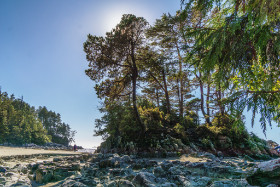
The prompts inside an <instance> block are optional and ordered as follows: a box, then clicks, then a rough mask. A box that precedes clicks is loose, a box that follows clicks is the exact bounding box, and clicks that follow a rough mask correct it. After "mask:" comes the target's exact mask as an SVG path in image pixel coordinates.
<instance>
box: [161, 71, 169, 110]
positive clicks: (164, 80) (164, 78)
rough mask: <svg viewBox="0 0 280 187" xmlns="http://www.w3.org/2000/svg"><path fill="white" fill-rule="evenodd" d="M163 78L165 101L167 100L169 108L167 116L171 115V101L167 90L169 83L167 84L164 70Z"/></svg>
mask: <svg viewBox="0 0 280 187" xmlns="http://www.w3.org/2000/svg"><path fill="white" fill-rule="evenodd" d="M162 77H163V84H164V93H165V99H166V107H167V114H170V113H171V107H170V101H169V94H168V89H167V83H166V77H165V71H164V70H162Z"/></svg>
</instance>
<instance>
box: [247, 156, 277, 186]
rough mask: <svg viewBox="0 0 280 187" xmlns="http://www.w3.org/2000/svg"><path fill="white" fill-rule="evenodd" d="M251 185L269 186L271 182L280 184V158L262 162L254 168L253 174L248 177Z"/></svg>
mask: <svg viewBox="0 0 280 187" xmlns="http://www.w3.org/2000/svg"><path fill="white" fill-rule="evenodd" d="M247 181H248V182H249V184H251V185H260V186H267V185H269V184H277V185H279V184H280V159H274V160H270V161H266V162H261V163H260V164H258V165H257V167H256V168H255V169H254V172H253V174H252V175H250V176H249V177H247Z"/></svg>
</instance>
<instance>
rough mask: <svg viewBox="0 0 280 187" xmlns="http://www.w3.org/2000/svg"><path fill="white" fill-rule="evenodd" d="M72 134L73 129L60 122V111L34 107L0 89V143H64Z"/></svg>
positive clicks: (67, 142)
mask: <svg viewBox="0 0 280 187" xmlns="http://www.w3.org/2000/svg"><path fill="white" fill-rule="evenodd" d="M74 135H75V131H72V130H71V129H70V127H69V125H68V124H65V123H62V122H61V119H60V114H57V113H55V112H52V111H48V110H47V109H46V107H39V109H38V110H36V109H35V107H33V106H30V105H29V104H28V103H26V102H24V101H23V98H21V99H16V98H15V97H14V95H11V96H9V95H8V94H7V93H6V92H2V91H1V90H0V143H11V144H13V145H22V144H26V143H35V144H38V145H42V144H45V143H47V142H50V141H52V142H54V143H60V144H63V145H68V144H69V143H71V142H72V141H73V140H74V139H73V138H74Z"/></svg>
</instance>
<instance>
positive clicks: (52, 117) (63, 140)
mask: <svg viewBox="0 0 280 187" xmlns="http://www.w3.org/2000/svg"><path fill="white" fill-rule="evenodd" d="M37 113H38V118H39V119H40V120H41V122H42V124H43V126H44V128H45V129H46V130H47V132H48V135H49V137H51V140H52V142H53V143H58V144H62V145H66V146H68V145H69V144H70V143H71V142H73V141H74V136H75V133H76V131H72V130H71V128H70V126H69V125H68V124H66V123H63V122H62V121H61V117H60V114H59V113H55V112H53V111H48V110H47V108H46V107H39V109H38V110H37Z"/></svg>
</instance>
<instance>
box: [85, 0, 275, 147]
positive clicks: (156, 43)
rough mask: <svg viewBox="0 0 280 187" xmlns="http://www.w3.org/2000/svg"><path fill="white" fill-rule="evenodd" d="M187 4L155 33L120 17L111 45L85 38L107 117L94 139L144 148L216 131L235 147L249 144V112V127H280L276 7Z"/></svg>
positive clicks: (207, 0)
mask: <svg viewBox="0 0 280 187" xmlns="http://www.w3.org/2000/svg"><path fill="white" fill-rule="evenodd" d="M181 5H182V6H181V10H178V11H177V13H176V14H175V15H171V14H163V16H162V17H161V18H160V19H157V20H156V22H155V24H154V25H149V24H148V23H147V22H146V21H145V19H144V18H140V17H136V16H134V15H123V17H122V19H121V21H120V23H119V24H118V25H117V26H116V27H115V28H113V29H112V31H111V32H107V33H106V36H105V37H99V36H93V35H88V39H87V41H86V42H85V43H84V51H85V52H86V56H87V60H88V61H89V69H88V70H86V74H87V75H88V76H89V77H90V78H91V79H92V80H93V81H94V82H95V83H96V85H95V90H96V92H97V95H98V96H99V98H100V99H102V103H103V104H102V106H101V108H100V111H101V112H103V113H104V116H103V117H102V118H101V119H97V120H96V129H95V134H96V135H102V136H103V137H104V138H105V139H111V140H116V138H117V137H121V138H122V141H134V142H137V141H138V142H139V141H140V139H143V137H144V138H145V137H147V139H152V138H151V137H155V138H160V136H159V134H171V135H172V136H174V137H179V138H180V139H181V140H182V141H184V142H188V141H190V140H191V139H192V138H193V134H196V135H197V136H202V137H200V138H199V139H203V137H205V136H207V137H210V136H211V135H210V134H211V133H210V131H211V132H212V131H215V133H216V134H218V135H227V134H231V135H230V136H231V138H232V139H233V140H234V141H238V138H240V139H242V138H243V139H244V138H248V133H247V131H246V128H245V115H246V112H248V111H250V112H252V113H253V117H252V125H253V124H254V121H255V120H254V119H255V118H256V114H257V113H258V114H259V116H260V118H259V124H260V125H261V127H262V128H263V131H264V132H266V128H267V125H270V126H271V122H272V121H275V122H277V123H279V122H280V104H279V103H280V80H279V77H280V73H279V72H280V71H279V51H280V50H279V49H280V40H279V37H280V33H279V29H280V15H279V14H280V13H279V12H280V10H279V7H280V6H279V2H278V1H276V0H271V1H269V2H267V1H264V0H257V1H256V0H249V1H231V0H226V1H218V0H217V1H213V0H189V1H184V0H182V1H181ZM246 109H247V110H246ZM203 129H204V130H203ZM205 129H208V130H207V132H209V133H210V134H208V135H206V134H207V133H201V132H202V131H203V132H206V131H205ZM225 129H226V130H225ZM139 132H140V133H139ZM141 137H142V138H141ZM214 137H215V136H214ZM147 141H148V140H147ZM239 141H240V140H239ZM115 143H116V141H115ZM149 143H151V141H150V142H149Z"/></svg>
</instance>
